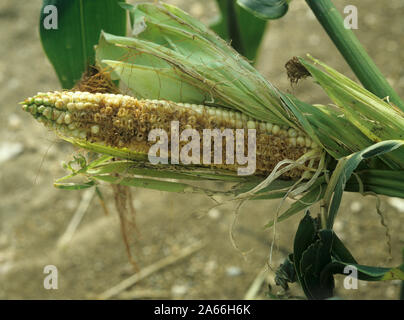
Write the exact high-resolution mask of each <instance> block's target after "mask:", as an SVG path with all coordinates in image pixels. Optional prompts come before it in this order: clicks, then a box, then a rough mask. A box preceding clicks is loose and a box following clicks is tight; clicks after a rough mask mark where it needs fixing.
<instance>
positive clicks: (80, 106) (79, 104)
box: [76, 102, 84, 110]
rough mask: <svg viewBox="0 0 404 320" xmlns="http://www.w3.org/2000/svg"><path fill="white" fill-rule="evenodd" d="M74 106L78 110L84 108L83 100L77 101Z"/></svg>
mask: <svg viewBox="0 0 404 320" xmlns="http://www.w3.org/2000/svg"><path fill="white" fill-rule="evenodd" d="M76 108H77V109H78V110H83V109H84V103H83V102H78V103H76Z"/></svg>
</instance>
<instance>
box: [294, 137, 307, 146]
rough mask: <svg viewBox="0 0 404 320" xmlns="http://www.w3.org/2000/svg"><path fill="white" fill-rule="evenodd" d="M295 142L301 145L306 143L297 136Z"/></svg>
mask: <svg viewBox="0 0 404 320" xmlns="http://www.w3.org/2000/svg"><path fill="white" fill-rule="evenodd" d="M296 142H297V144H298V145H299V146H301V147H304V146H305V145H306V141H305V139H304V138H303V137H297V139H296Z"/></svg>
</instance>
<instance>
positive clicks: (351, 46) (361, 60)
mask: <svg viewBox="0 0 404 320" xmlns="http://www.w3.org/2000/svg"><path fill="white" fill-rule="evenodd" d="M306 2H307V4H308V5H309V7H310V8H311V10H312V11H313V13H314V14H315V16H316V17H317V19H318V21H319V22H320V23H321V25H322V26H323V28H324V29H325V31H326V32H327V33H328V36H329V37H330V38H331V40H332V41H333V42H334V44H335V45H336V47H337V48H338V50H339V51H340V53H341V54H342V56H343V57H344V59H345V60H346V62H347V63H348V64H349V66H350V67H351V69H352V71H353V72H354V73H355V75H356V76H357V77H358V79H359V80H360V82H361V83H362V84H363V86H364V87H365V88H366V89H368V90H369V91H371V92H372V93H374V94H375V95H377V96H378V97H379V98H382V99H383V98H385V97H387V96H388V97H389V99H390V101H391V102H393V103H394V104H396V105H397V106H398V107H399V108H400V109H401V110H402V111H404V102H403V101H402V100H401V98H400V97H399V96H398V94H397V93H396V92H395V91H394V89H393V88H392V87H391V86H390V84H389V83H388V82H387V80H386V78H385V77H384V76H383V74H382V73H381V72H380V70H379V69H378V67H377V66H376V64H375V63H374V62H373V60H372V59H371V58H370V57H369V55H368V54H367V53H366V51H365V49H364V48H363V46H362V45H361V43H360V42H359V40H358V38H357V37H356V36H355V34H354V33H353V32H352V30H351V29H347V28H345V26H344V20H343V18H342V16H341V15H340V13H339V12H338V10H337V8H335V6H334V4H333V3H332V1H331V0H306Z"/></svg>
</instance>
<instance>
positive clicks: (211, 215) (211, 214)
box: [208, 208, 222, 220]
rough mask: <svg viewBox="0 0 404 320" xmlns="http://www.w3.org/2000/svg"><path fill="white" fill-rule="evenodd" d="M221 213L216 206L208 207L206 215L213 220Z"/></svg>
mask: <svg viewBox="0 0 404 320" xmlns="http://www.w3.org/2000/svg"><path fill="white" fill-rule="evenodd" d="M221 215H222V213H221V212H220V211H219V210H218V209H216V208H213V209H210V210H209V212H208V217H209V218H211V219H213V220H217V219H219V218H220V216H221Z"/></svg>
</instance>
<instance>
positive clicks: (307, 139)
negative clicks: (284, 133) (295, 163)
mask: <svg viewBox="0 0 404 320" xmlns="http://www.w3.org/2000/svg"><path fill="white" fill-rule="evenodd" d="M305 140H306V147H307V148H309V147H310V146H311V139H310V138H306V139H305Z"/></svg>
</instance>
